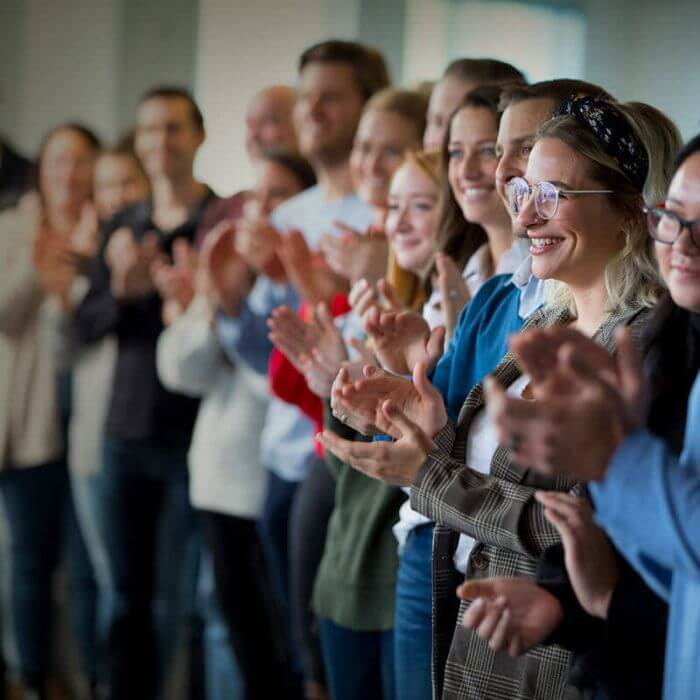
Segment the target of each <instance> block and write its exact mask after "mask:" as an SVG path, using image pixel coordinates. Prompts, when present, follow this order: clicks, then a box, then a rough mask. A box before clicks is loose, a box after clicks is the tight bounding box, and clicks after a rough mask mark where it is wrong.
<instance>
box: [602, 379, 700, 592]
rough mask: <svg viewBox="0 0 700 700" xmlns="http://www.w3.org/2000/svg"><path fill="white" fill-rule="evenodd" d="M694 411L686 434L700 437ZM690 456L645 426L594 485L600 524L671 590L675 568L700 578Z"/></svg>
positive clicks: (699, 521) (698, 514) (698, 475)
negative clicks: (675, 450) (675, 451)
mask: <svg viewBox="0 0 700 700" xmlns="http://www.w3.org/2000/svg"><path fill="white" fill-rule="evenodd" d="M698 393H699V392H698V391H697V388H696V389H694V390H693V394H694V396H696V397H697V395H698ZM694 413H695V412H694V411H692V407H691V411H690V412H689V416H688V429H687V431H686V440H693V439H696V440H697V437H695V435H694V434H693V429H692V428H693V423H694ZM696 425H697V423H696ZM695 434H697V431H696V433H695ZM688 461H689V460H688V452H684V453H683V455H682V456H681V458H680V460H679V459H678V458H677V457H676V456H675V455H674V454H673V452H672V451H671V450H670V449H669V448H668V447H667V446H666V445H665V444H664V442H663V441H662V440H661V439H659V438H657V437H655V436H653V435H652V434H651V433H650V432H648V431H646V430H640V431H637V432H635V433H633V434H632V435H630V436H628V438H627V439H626V440H625V441H624V442H623V443H622V444H621V445H620V447H619V448H618V450H617V452H616V453H615V454H614V456H613V458H612V460H611V462H610V465H609V467H608V471H607V474H606V477H605V479H604V481H602V482H601V483H596V484H591V487H590V490H591V494H592V496H593V500H594V502H595V506H596V516H597V518H598V520H599V522H600V524H601V525H602V526H603V527H604V528H605V529H606V531H607V532H608V533H609V534H610V535H611V536H612V538H613V539H614V540H615V543H616V544H617V545H618V546H619V547H620V549H621V550H622V551H623V553H624V554H625V556H626V557H627V559H628V560H629V561H631V562H632V563H633V565H634V566H635V568H637V569H638V570H640V571H641V572H642V573H643V575H645V577H646V578H647V580H649V582H650V585H653V587H654V588H655V589H656V590H657V591H659V592H662V593H663V592H664V591H663V590H660V588H661V589H663V588H665V589H666V591H665V593H666V595H667V594H668V590H667V589H668V586H669V584H670V572H671V571H674V572H675V571H679V572H682V573H683V574H684V575H685V576H689V577H691V578H694V579H696V580H698V579H700V470H698V467H697V465H695V464H692V465H691V464H689V463H688ZM640 474H643V478H640ZM640 513H643V514H644V517H640ZM649 523H654V526H653V527H649ZM650 579H651V580H650Z"/></svg>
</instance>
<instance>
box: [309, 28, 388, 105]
mask: <svg viewBox="0 0 700 700" xmlns="http://www.w3.org/2000/svg"><path fill="white" fill-rule="evenodd" d="M309 63H345V64H347V65H349V66H350V67H351V68H352V71H353V74H354V76H355V82H356V83H357V87H358V88H359V89H360V92H361V93H362V98H363V100H365V101H367V100H368V99H369V98H370V97H371V96H372V95H374V93H375V92H378V91H379V90H381V89H382V88H385V87H387V86H388V85H389V84H390V80H389V71H388V69H387V67H386V61H385V60H384V56H383V55H382V53H381V52H380V51H378V50H377V49H374V48H371V47H369V46H365V45H364V44H360V43H358V42H356V41H341V40H339V39H330V40H329V41H322V42H321V43H319V44H314V45H313V46H311V47H309V48H308V49H306V51H304V52H303V53H302V54H301V57H300V58H299V73H301V72H302V70H304V68H305V67H306V66H307V65H309Z"/></svg>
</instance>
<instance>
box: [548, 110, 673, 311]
mask: <svg viewBox="0 0 700 700" xmlns="http://www.w3.org/2000/svg"><path fill="white" fill-rule="evenodd" d="M615 108H616V109H617V110H618V111H619V112H620V113H621V114H622V115H623V116H624V117H625V118H626V119H627V121H628V122H629V123H630V124H631V126H632V128H633V130H634V133H635V135H636V136H637V138H639V140H640V141H641V142H642V144H643V146H644V148H645V149H646V151H647V154H648V156H649V172H648V173H647V177H646V181H645V183H644V188H643V191H642V192H639V190H638V189H637V188H636V187H635V186H634V185H633V184H632V183H631V182H630V180H629V179H628V178H627V177H626V176H625V175H624V173H623V171H622V169H621V168H620V166H619V165H618V163H617V161H616V160H615V159H614V158H613V157H612V156H610V155H609V154H608V153H607V152H606V151H605V150H604V148H603V147H602V145H601V143H600V142H599V141H598V139H597V138H596V137H595V136H594V135H593V133H592V132H591V131H590V130H589V129H588V128H586V127H585V126H583V125H582V124H581V123H580V122H578V120H577V119H576V118H575V117H573V116H570V115H563V116H556V117H553V118H552V119H550V120H548V121H547V122H545V123H544V124H543V125H542V126H541V127H540V130H539V132H538V135H537V137H538V139H541V138H556V139H559V140H560V141H563V142H564V143H566V144H567V145H568V146H570V147H571V148H572V149H573V150H574V151H576V152H577V153H579V154H581V155H582V156H584V157H585V158H586V159H587V160H588V163H589V166H588V167H589V174H590V176H591V177H592V178H593V180H594V181H595V182H597V183H600V185H601V186H602V188H604V189H610V190H613V192H614V194H613V195H611V199H610V201H611V204H612V206H614V207H616V208H618V209H619V210H620V211H621V212H622V213H623V216H624V218H623V224H622V227H621V231H622V233H623V235H624V245H623V247H622V248H621V250H620V252H619V253H618V254H617V255H616V256H615V257H613V258H612V259H611V260H610V262H609V263H608V265H607V267H606V269H605V286H606V289H607V292H608V311H610V312H612V311H618V312H623V313H624V312H629V311H633V310H635V309H639V308H642V307H651V306H654V305H655V304H656V302H657V301H658V300H659V297H660V295H661V292H662V291H663V283H662V280H661V276H660V274H659V270H658V265H657V262H656V256H655V253H654V246H653V241H652V240H651V237H650V236H649V233H648V231H647V226H646V221H645V218H644V213H643V211H642V206H643V205H644V203H645V202H646V203H648V204H656V203H658V202H660V201H662V200H663V199H664V196H665V193H666V189H667V188H668V183H669V181H670V178H671V172H672V168H673V159H674V155H675V153H677V151H678V148H679V147H680V144H681V143H682V140H681V137H680V133H679V132H678V128H677V127H676V125H675V124H674V123H673V122H672V121H671V120H670V119H669V118H668V117H667V116H666V115H665V114H663V113H662V112H661V111H659V110H658V109H656V108H655V107H652V106H651V105H648V104H645V103H642V102H628V103H625V104H617V103H616V104H615ZM546 306H547V308H548V310H550V311H552V312H556V311H559V310H564V309H566V310H568V311H569V312H570V313H572V314H573V315H574V316H575V315H576V305H575V303H574V299H573V296H572V294H571V291H570V290H569V288H568V287H567V285H565V284H564V283H562V282H558V281H556V280H549V281H547V304H546Z"/></svg>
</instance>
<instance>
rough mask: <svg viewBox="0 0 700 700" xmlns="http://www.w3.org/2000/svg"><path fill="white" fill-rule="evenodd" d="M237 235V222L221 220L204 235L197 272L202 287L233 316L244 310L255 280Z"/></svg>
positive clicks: (212, 300)
mask: <svg viewBox="0 0 700 700" xmlns="http://www.w3.org/2000/svg"><path fill="white" fill-rule="evenodd" d="M237 235H238V230H237V228H236V226H235V225H234V224H233V222H231V221H221V222H220V223H218V224H217V225H216V226H215V227H214V228H213V229H212V230H211V231H210V232H209V233H208V234H207V236H206V238H205V239H204V243H203V245H202V252H201V255H200V264H199V267H198V273H197V278H198V286H199V289H200V291H202V292H204V293H205V294H206V295H207V297H208V298H209V300H210V301H211V303H212V305H213V306H214V307H219V308H220V309H222V310H223V311H224V313H226V314H227V315H229V316H237V315H238V314H239V313H240V310H241V306H242V304H243V302H244V300H245V298H246V296H247V295H248V293H249V292H250V290H251V288H252V286H253V282H254V276H253V274H252V273H251V271H250V269H249V268H248V265H247V263H246V261H245V259H244V258H243V257H242V256H240V255H239V254H238V253H237V252H236V247H235V241H236V240H237Z"/></svg>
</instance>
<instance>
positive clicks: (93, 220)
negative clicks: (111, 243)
mask: <svg viewBox="0 0 700 700" xmlns="http://www.w3.org/2000/svg"><path fill="white" fill-rule="evenodd" d="M99 238H100V220H99V217H98V216H97V208H96V207H95V205H94V204H93V203H92V202H85V204H83V207H82V209H81V210H80V219H78V225H77V226H76V227H75V229H74V230H73V235H72V236H71V245H72V247H73V251H74V252H75V254H76V255H78V256H80V257H81V258H83V259H84V260H90V259H91V258H93V257H94V256H95V255H96V254H97V249H98V247H99V242H100V241H99Z"/></svg>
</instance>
